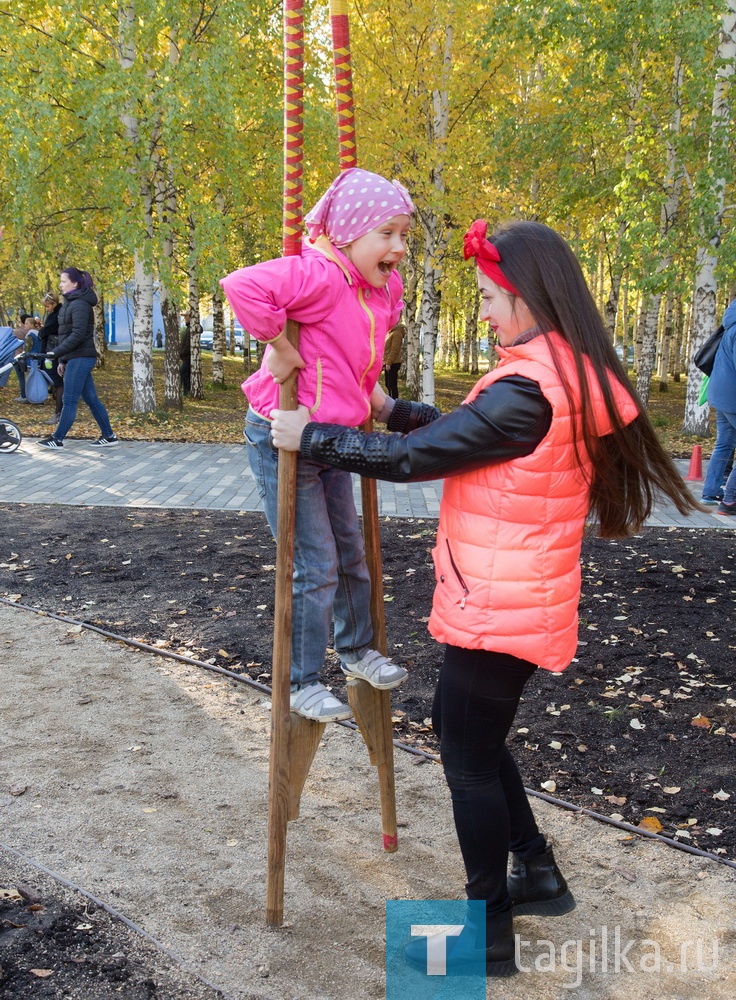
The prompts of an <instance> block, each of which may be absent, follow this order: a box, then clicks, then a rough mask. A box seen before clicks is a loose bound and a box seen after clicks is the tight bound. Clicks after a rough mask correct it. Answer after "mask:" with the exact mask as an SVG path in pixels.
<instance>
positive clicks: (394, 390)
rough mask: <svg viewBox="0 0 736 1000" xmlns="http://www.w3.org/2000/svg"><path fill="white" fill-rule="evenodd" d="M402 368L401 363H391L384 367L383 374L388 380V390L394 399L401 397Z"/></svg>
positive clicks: (386, 380)
mask: <svg viewBox="0 0 736 1000" xmlns="http://www.w3.org/2000/svg"><path fill="white" fill-rule="evenodd" d="M400 370H401V363H399V364H398V365H389V366H388V367H387V368H385V369H384V372H383V375H384V380H385V382H386V392H387V393H388V394H389V396H390V397H391V398H392V399H398V398H399V371H400Z"/></svg>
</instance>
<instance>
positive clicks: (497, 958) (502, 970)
mask: <svg viewBox="0 0 736 1000" xmlns="http://www.w3.org/2000/svg"><path fill="white" fill-rule="evenodd" d="M481 912H482V911H481ZM464 923H465V926H464V928H463V931H462V933H461V934H459V935H458V936H457V937H448V938H447V939H446V944H445V948H446V963H447V964H446V969H447V973H448V975H456V976H457V975H463V973H464V972H465V974H468V973H469V971H470V970H475V969H477V968H478V961H479V959H480V956H481V955H482V954H483V952H484V951H485V962H486V975H487V976H491V977H493V978H502V977H506V976H513V975H514V974H515V973H516V972H518V971H519V970H518V968H517V967H516V947H515V945H516V942H515V939H514V922H513V914H512V911H511V910H506V912H504V913H493V914H491V915H490V916H487V917H486V919H485V933H484V926H483V920H482V918H480V919H479V916H478V913H477V910H476V909H475V908H473V910H469V911H468V914H467V916H466V917H465V921H464ZM481 935H483V936H481ZM404 957H405V959H406V961H407V962H408V963H409V965H413V966H414V967H415V968H417V969H421V970H422V972H426V968H427V944H426V940H425V939H421V938H415V939H413V940H412V941H409V943H408V944H407V945H406V946H405V947H404Z"/></svg>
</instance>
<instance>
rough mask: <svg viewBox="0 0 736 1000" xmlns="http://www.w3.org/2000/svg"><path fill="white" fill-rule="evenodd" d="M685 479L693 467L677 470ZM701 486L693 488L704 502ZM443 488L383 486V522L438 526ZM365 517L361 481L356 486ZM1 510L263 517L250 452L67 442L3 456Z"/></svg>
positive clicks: (712, 521) (663, 523)
mask: <svg viewBox="0 0 736 1000" xmlns="http://www.w3.org/2000/svg"><path fill="white" fill-rule="evenodd" d="M678 467H679V468H680V471H681V472H682V474H683V476H684V475H686V474H687V469H688V463H687V462H685V461H682V462H678ZM701 485H702V484H701V483H700V482H694V483H692V487H693V492H694V493H695V495H696V496H699V495H700V490H701ZM441 495H442V483H441V482H440V481H436V482H428V483H406V484H402V483H381V482H379V483H378V499H379V515H380V516H382V517H418V518H424V517H427V518H435V517H437V516H438V513H439V502H440V496H441ZM355 497H356V502H357V504H358V509H360V481H359V479H358V478H357V477H356V479H355ZM0 502H2V503H37V504H70V505H79V506H110V507H184V508H200V509H208V510H261V509H262V504H261V500H260V497H259V496H258V491H257V489H256V485H255V482H254V480H253V477H252V475H251V473H250V469H249V468H248V463H247V459H246V453H245V445H239V444H181V443H174V442H151V441H125V442H123V443H122V444H121V445H120V446H119V447H117V448H110V449H104V448H94V447H92V445H91V443H90V442H89V441H81V440H74V439H69V440H67V442H66V444H65V447H64V450H63V451H47V450H46V449H44V448H37V447H36V445H35V443H34V439H32V438H25V439H24V441H23V443H22V445H21V447H20V448H19V449H18V451H16V452H13V453H12V454H9V455H8V454H3V453H0ZM734 522H736V518H729V517H723V516H722V515H717V514H715V513H707V514H700V513H696V514H693V515H692V516H691V517H688V518H685V517H682V516H681V515H680V514H678V512H677V511H676V510H675V509H674V508H673V507H672V506H671V505H670V504H664V503H663V504H661V505H659V506H658V507H657V508H656V510H655V511H654V514H653V515H652V517H651V519H650V521H649V522H648V523H649V524H650V525H654V526H660V527H667V526H670V525H678V526H682V527H691V528H725V529H731V530H733V529H734V528H736V523H734Z"/></svg>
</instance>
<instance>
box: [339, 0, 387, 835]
mask: <svg viewBox="0 0 736 1000" xmlns="http://www.w3.org/2000/svg"><path fill="white" fill-rule="evenodd" d="M330 20H331V23H332V51H333V58H334V64H335V94H336V98H337V142H338V150H339V155H340V170H347V169H348V168H350V167H357V166H358V144H357V141H356V138H355V115H354V105H353V72H352V67H351V64H350V23H349V18H348V4H347V0H330ZM372 428H373V422H372V421H371V420H368V421H367V422H366V423H365V424H364V425H363V429H364V430H366V431H370V430H372ZM360 493H361V501H362V508H363V536H364V540H365V557H366V562H367V564H368V571H369V572H370V575H371V620H372V623H373V645H374V646H375V647H376V649H378V650H380V651H381V652H382V653H386V652H387V651H388V647H387V641H386V614H385V609H384V603H383V568H382V566H383V564H382V559H381V534H380V528H379V524H378V491H377V489H376V483H375V481H374V480H372V479H363V480H361V484H360ZM348 701H349V702H350V707H351V708H352V710H353V714H354V716H355V721H356V722H357V723H358V727H359V728H360V732H361V734H362V736H363V739H364V740H365V744H366V747H367V748H368V754H369V757H370V760H371V763H372V764H373V765H374V766H375V767H376V769H377V771H378V788H379V794H380V798H381V822H382V826H383V849H384V850H385V851H390V852H391V851H395V850H397V849H398V846H399V840H398V833H397V823H396V789H395V783H394V746H393V730H392V726H391V695H390V692H388V691H377V690H376V688H372V687H371V686H370V685H369V684H367V683H366V682H365V681H349V682H348Z"/></svg>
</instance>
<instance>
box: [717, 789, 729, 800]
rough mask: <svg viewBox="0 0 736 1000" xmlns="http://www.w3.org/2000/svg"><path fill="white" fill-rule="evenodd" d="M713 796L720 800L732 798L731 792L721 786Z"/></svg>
mask: <svg viewBox="0 0 736 1000" xmlns="http://www.w3.org/2000/svg"><path fill="white" fill-rule="evenodd" d="M713 798H714V799H717V800H718V801H719V802H728V800H729V799H730V798H731V793H730V792H724V791H723V789H722V788H720V789H719V790H718V791H717V792H713Z"/></svg>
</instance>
